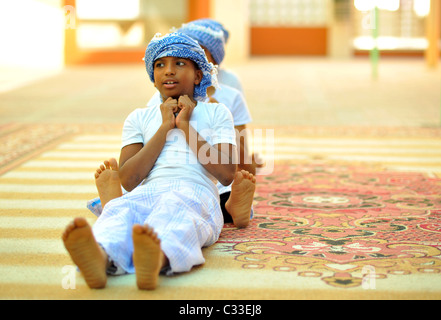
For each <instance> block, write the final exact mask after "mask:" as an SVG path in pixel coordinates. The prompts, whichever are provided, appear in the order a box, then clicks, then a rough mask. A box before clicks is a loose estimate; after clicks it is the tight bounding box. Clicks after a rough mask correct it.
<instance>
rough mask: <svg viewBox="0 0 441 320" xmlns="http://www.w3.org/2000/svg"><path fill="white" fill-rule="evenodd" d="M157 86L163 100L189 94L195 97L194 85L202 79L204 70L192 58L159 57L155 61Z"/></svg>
mask: <svg viewBox="0 0 441 320" xmlns="http://www.w3.org/2000/svg"><path fill="white" fill-rule="evenodd" d="M153 70H154V71H153V72H154V78H155V87H156V88H157V89H158V90H159V92H160V93H161V96H162V98H163V101H165V100H167V99H168V98H169V97H172V98H174V99H179V97H180V96H183V95H188V97H190V98H191V99H193V92H194V87H195V86H196V85H198V84H200V83H201V81H202V76H203V74H202V71H201V70H199V69H197V68H196V66H195V63H193V61H192V60H190V59H184V58H177V57H163V58H159V59H158V60H156V61H155V63H154V69H153Z"/></svg>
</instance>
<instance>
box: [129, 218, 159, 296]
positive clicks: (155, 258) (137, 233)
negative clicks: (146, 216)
mask: <svg viewBox="0 0 441 320" xmlns="http://www.w3.org/2000/svg"><path fill="white" fill-rule="evenodd" d="M132 238H133V264H134V265H135V272H136V283H137V285H138V288H139V289H142V290H153V289H155V288H156V286H157V284H158V278H159V272H160V271H161V268H162V267H163V266H165V264H166V258H165V256H164V254H163V253H162V251H161V240H160V239H159V238H158V236H157V234H156V233H155V232H154V230H153V229H152V228H150V227H149V226H147V225H146V226H141V225H139V224H136V225H134V226H133V234H132Z"/></svg>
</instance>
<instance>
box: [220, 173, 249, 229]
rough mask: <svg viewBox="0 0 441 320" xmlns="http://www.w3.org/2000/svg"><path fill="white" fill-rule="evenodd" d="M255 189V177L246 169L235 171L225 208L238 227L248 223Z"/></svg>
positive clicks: (243, 226)
mask: <svg viewBox="0 0 441 320" xmlns="http://www.w3.org/2000/svg"><path fill="white" fill-rule="evenodd" d="M255 190H256V178H255V177H254V175H252V174H251V173H249V172H248V171H245V170H241V171H238V172H236V175H235V176H234V181H233V183H232V185H231V194H230V197H229V199H228V200H227V202H226V203H225V208H226V210H227V211H228V213H229V214H230V215H231V217H232V218H233V223H234V225H235V226H236V227H238V228H245V227H246V226H248V224H249V223H250V214H251V205H252V204H253V200H254V191H255Z"/></svg>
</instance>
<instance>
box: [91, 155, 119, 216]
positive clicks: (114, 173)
mask: <svg viewBox="0 0 441 320" xmlns="http://www.w3.org/2000/svg"><path fill="white" fill-rule="evenodd" d="M95 184H96V188H97V189H98V194H99V196H100V200H101V206H102V207H103V208H104V206H105V205H106V204H107V203H108V202H109V201H110V200H112V199H115V198H118V197H121V196H122V195H123V193H122V189H121V180H120V179H119V173H118V162H117V161H116V159H115V158H110V159H109V160H106V161H104V165H103V164H102V165H100V167H99V168H98V169H96V172H95Z"/></svg>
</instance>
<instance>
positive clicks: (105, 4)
mask: <svg viewBox="0 0 441 320" xmlns="http://www.w3.org/2000/svg"><path fill="white" fill-rule="evenodd" d="M76 9H77V12H76V13H77V16H78V17H79V18H80V19H102V20H106V19H109V20H133V19H136V18H138V17H139V0H124V1H121V0H93V1H90V0H76Z"/></svg>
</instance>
